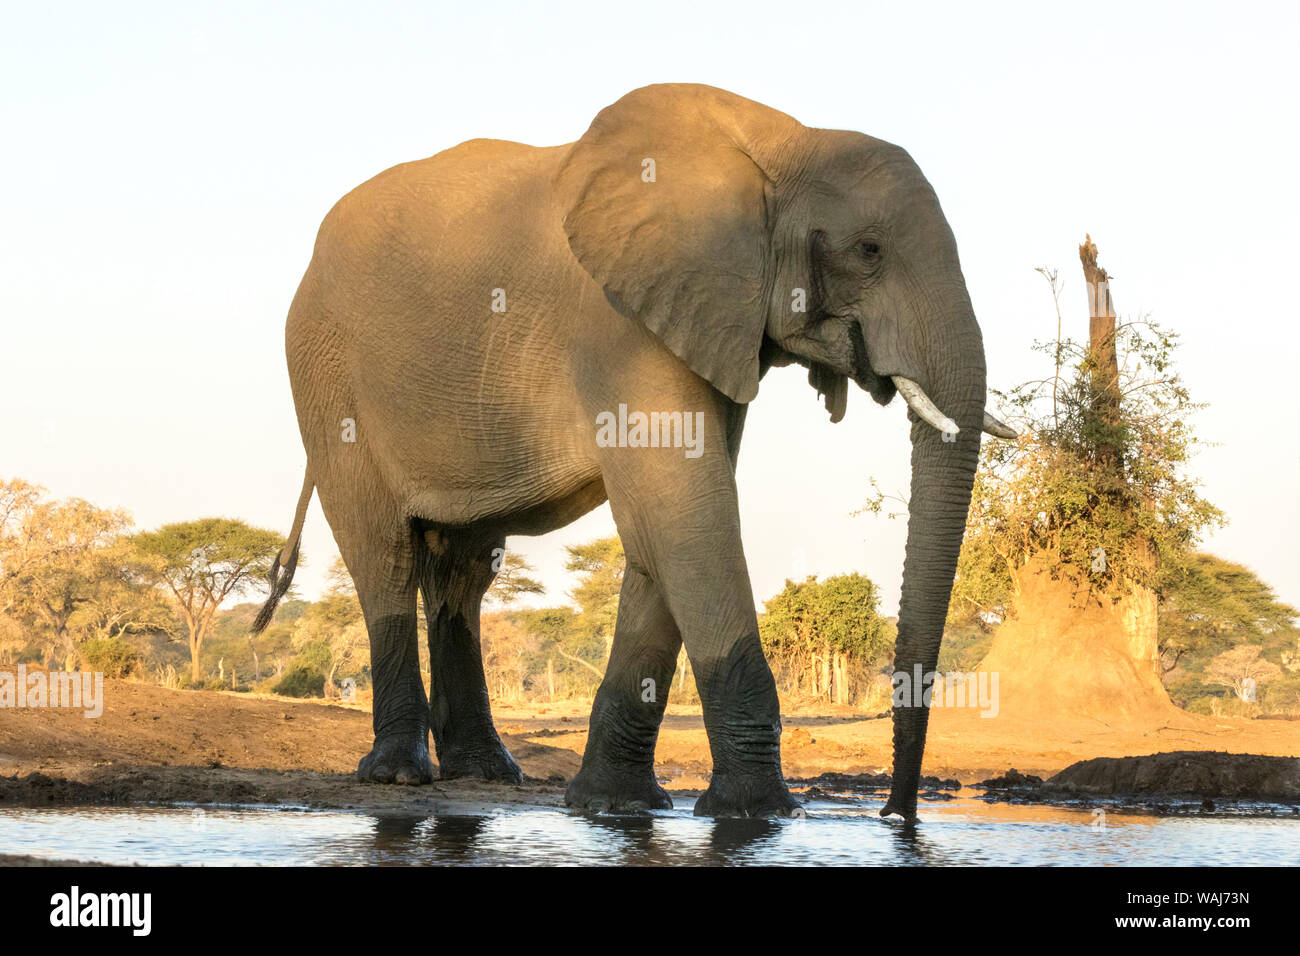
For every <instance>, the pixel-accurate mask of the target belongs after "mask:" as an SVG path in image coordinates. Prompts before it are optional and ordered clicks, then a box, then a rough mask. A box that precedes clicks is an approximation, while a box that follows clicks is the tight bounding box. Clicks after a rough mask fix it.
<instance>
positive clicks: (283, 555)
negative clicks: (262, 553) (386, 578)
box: [251, 472, 316, 634]
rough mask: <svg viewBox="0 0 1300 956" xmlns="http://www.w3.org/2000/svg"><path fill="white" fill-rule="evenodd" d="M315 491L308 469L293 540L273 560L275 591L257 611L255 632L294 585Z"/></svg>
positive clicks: (271, 577) (270, 576)
mask: <svg viewBox="0 0 1300 956" xmlns="http://www.w3.org/2000/svg"><path fill="white" fill-rule="evenodd" d="M315 490H316V484H315V482H313V481H312V480H311V472H308V473H307V474H305V475H303V479H302V494H301V495H299V496H298V510H297V511H295V512H294V515H293V530H292V531H290V532H289V540H288V541H286V542H285V543H284V547H283V548H281V549H280V555H279V557H277V558H276V559H275V561H274V562H272V564H271V571H270V573H269V574H267V576H266V579H267V581H269V582H270V584H271V593H270V594H269V595H267V598H266V603H265V604H263V605H262V610H260V611H258V612H257V619H256V620H254V621H253V626H252V628H251V631H252V633H254V634H261V633H262V631H264V630H266V625H268V624H270V623H271V618H273V617H274V616H275V609H276V608H277V607H279V605H280V599H281V598H282V597H284V596H285V594H287V593H288V591H289V585H291V584H293V572H294V571H295V570H296V569H297V567H298V545H299V544H300V543H301V539H302V523H303V521H305V520H306V518H307V506H308V505H309V504H311V493H312V492H313V491H315Z"/></svg>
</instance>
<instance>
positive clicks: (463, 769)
mask: <svg viewBox="0 0 1300 956" xmlns="http://www.w3.org/2000/svg"><path fill="white" fill-rule="evenodd" d="M438 776H439V778H440V779H442V780H454V779H456V778H457V777H478V778H479V779H481V780H497V781H500V782H502V783H523V782H524V772H523V771H522V770H520V769H519V764H517V763H515V758H514V757H512V756H510V751H508V750H506V745H505V744H503V743H502V742H501V738H500V737H498V736H497V735H496V731H493V732H492V735H491V737H490V738H486V739H483V740H481V741H479V742H477V743H475V744H473V745H469V746H454V745H453V746H448V747H439V748H438Z"/></svg>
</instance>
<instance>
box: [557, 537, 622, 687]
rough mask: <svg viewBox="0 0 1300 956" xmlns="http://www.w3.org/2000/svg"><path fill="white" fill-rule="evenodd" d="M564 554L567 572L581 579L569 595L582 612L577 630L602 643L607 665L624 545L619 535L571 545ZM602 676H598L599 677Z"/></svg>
mask: <svg viewBox="0 0 1300 956" xmlns="http://www.w3.org/2000/svg"><path fill="white" fill-rule="evenodd" d="M565 550H566V551H568V552H569V558H568V560H567V561H566V562H565V564H564V567H565V570H568V571H574V572H576V573H577V575H578V584H577V586H576V587H574V589H573V591H572V592H570V597H572V598H573V600H574V601H575V602H576V603H577V605H578V607H579V609H580V611H579V621H578V626H579V627H580V628H582V629H583V630H584V631H586V632H587V633H589V634H590V635H592V636H595V637H598V638H599V639H600V640H601V641H602V642H603V644H604V646H605V660H606V661H608V660H609V652H610V649H611V648H612V647H613V646H614V625H615V623H616V622H617V620H618V598H619V593H620V592H621V591H622V589H623V572H624V569H625V567H626V564H627V559H626V557H625V556H624V554H623V542H622V540H620V538H619V537H618V535H612V536H610V537H608V538H597V539H596V540H595V541H588V542H587V543H586V544H575V545H570V546H569V547H568V548H566V549H565ZM588 666H591V665H588ZM593 669H594V668H593ZM602 673H603V671H597V672H596V674H597V676H598V677H599V676H601V674H602Z"/></svg>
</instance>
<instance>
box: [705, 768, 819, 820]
mask: <svg viewBox="0 0 1300 956" xmlns="http://www.w3.org/2000/svg"><path fill="white" fill-rule="evenodd" d="M798 808H799V801H797V800H796V799H795V798H794V797H792V796H791V795H790V791H789V790H788V789H787V788H786V785H785V781H784V780H782V779H781V775H780V774H779V773H767V774H762V775H751V774H734V773H714V774H713V780H712V781H711V782H710V783H709V789H708V790H706V791H704V793H703V795H701V796H700V798H699V799H698V800H696V801H695V815H696V816H697V817H788V816H790V815H791V814H792V813H794V812H795V810H797V809H798Z"/></svg>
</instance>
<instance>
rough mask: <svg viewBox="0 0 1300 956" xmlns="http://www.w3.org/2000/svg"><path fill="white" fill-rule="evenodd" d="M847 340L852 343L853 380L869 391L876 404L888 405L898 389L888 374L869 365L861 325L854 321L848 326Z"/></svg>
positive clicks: (869, 358)
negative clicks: (881, 372)
mask: <svg viewBox="0 0 1300 956" xmlns="http://www.w3.org/2000/svg"><path fill="white" fill-rule="evenodd" d="M849 341H850V342H851V343H852V344H853V369H854V371H853V381H855V382H857V383H858V386H859V387H860V388H861V389H863V391H866V392H868V393H870V395H871V397H872V398H873V399H874V400H875V401H876V404H878V405H888V404H889V403H890V402H891V401H892V400H893V398H894V394H895V393H896V392H897V391H898V389H897V387H896V386H895V385H894V382H893V380H892V379H891V378H890V377H889V376H888V375H881V374H879V373H878V372H876V370H875V369H873V368H872V367H871V357H870V356H869V355H868V354H867V341H866V339H865V338H863V336H862V327H861V326H860V325H858V324H857V323H856V322H855V323H853V324H852V325H851V326H849Z"/></svg>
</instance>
